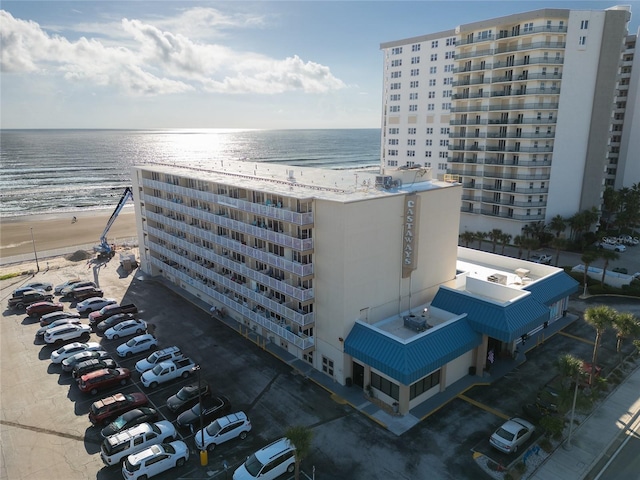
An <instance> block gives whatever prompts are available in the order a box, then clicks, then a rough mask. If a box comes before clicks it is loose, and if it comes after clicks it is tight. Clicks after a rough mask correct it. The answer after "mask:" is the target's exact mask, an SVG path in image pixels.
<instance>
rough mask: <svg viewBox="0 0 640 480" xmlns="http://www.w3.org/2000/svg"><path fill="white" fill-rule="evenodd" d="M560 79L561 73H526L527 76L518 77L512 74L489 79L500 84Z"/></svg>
mask: <svg viewBox="0 0 640 480" xmlns="http://www.w3.org/2000/svg"><path fill="white" fill-rule="evenodd" d="M561 79H562V73H558V74H553V73H551V74H546V73H528V74H527V75H519V74H517V73H516V74H513V75H508V76H504V75H503V76H495V77H492V78H491V83H502V82H513V81H518V82H523V81H527V80H549V81H556V80H561Z"/></svg>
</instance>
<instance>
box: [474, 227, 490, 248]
mask: <svg viewBox="0 0 640 480" xmlns="http://www.w3.org/2000/svg"><path fill="white" fill-rule="evenodd" d="M485 238H487V232H480V231H477V232H476V233H475V239H476V240H477V241H478V250H482V241H483V240H484V239H485Z"/></svg>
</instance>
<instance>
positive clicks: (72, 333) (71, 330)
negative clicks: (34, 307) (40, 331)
mask: <svg viewBox="0 0 640 480" xmlns="http://www.w3.org/2000/svg"><path fill="white" fill-rule="evenodd" d="M90 335H91V327H90V326H89V325H85V324H80V325H75V324H73V323H68V324H66V325H60V326H58V327H53V328H50V329H49V330H47V331H46V333H45V334H44V341H45V342H46V343H62V342H65V341H67V340H75V339H77V338H82V337H85V338H86V339H87V340H88V339H89V336H90Z"/></svg>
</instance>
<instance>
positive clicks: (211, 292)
mask: <svg viewBox="0 0 640 480" xmlns="http://www.w3.org/2000/svg"><path fill="white" fill-rule="evenodd" d="M151 263H152V264H153V265H154V266H155V267H157V268H159V269H161V270H162V271H163V272H167V274H168V275H170V276H172V277H174V278H177V279H178V280H180V281H182V282H184V283H186V284H188V285H190V286H192V287H193V288H195V289H197V290H200V291H201V292H203V293H205V294H206V295H208V296H209V297H211V298H214V299H216V300H217V301H218V302H220V303H222V304H223V305H224V306H225V307H227V308H229V309H230V310H233V311H234V312H237V313H239V314H240V315H242V316H243V317H246V318H249V319H250V320H251V321H253V322H255V323H257V324H259V325H261V326H263V327H265V328H267V329H268V330H269V331H270V332H272V333H274V334H275V335H277V336H278V337H280V338H282V339H283V340H286V341H287V342H289V343H291V344H293V345H295V346H296V347H298V348H300V349H302V350H311V349H313V348H314V338H313V337H308V336H302V335H296V334H295V333H293V332H292V331H290V330H288V329H287V328H286V326H284V325H281V324H279V323H277V322H275V321H271V320H270V319H269V318H267V317H266V316H265V315H264V314H262V313H258V312H254V311H253V310H252V309H250V308H248V307H246V306H244V305H243V304H240V303H238V302H236V301H235V300H233V299H231V298H229V297H228V296H227V295H225V294H223V293H220V292H218V291H217V290H216V289H214V288H211V287H209V286H207V285H205V284H204V283H202V282H200V281H199V280H196V279H194V278H192V277H189V276H188V275H186V274H185V273H184V272H182V271H181V270H180V269H178V268H175V266H172V265H170V264H169V263H166V262H163V261H162V260H161V259H159V258H156V257H151ZM173 281H174V283H176V284H178V285H179V283H178V282H175V280H173Z"/></svg>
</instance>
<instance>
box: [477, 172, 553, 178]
mask: <svg viewBox="0 0 640 480" xmlns="http://www.w3.org/2000/svg"><path fill="white" fill-rule="evenodd" d="M483 176H484V178H501V179H504V180H549V178H551V174H548V173H547V174H538V175H528V174H524V173H522V174H518V173H510V172H509V173H507V172H490V171H486V170H485V171H484V174H483Z"/></svg>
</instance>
